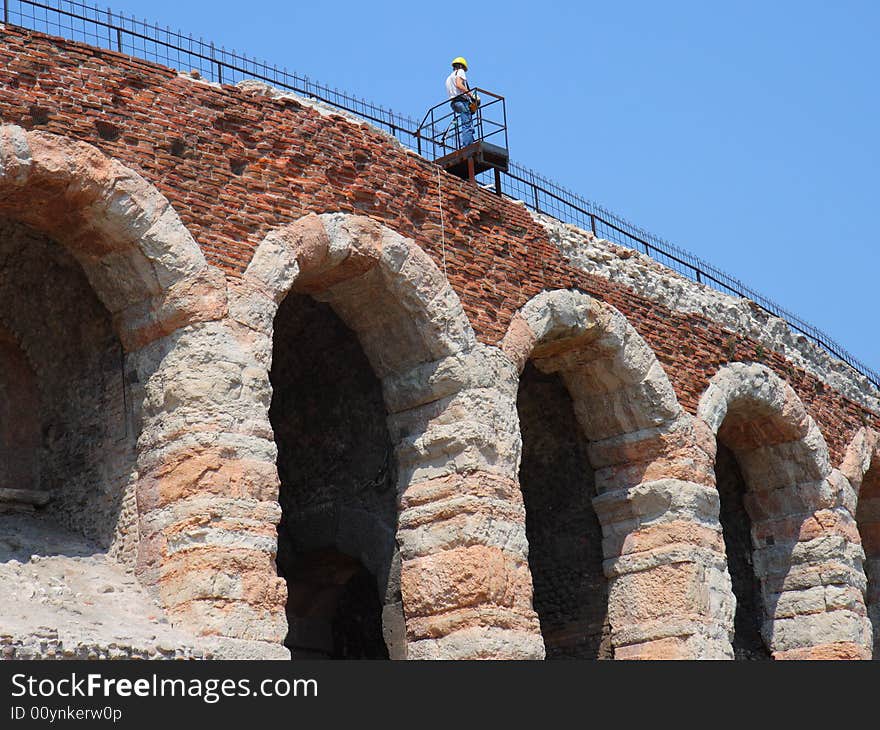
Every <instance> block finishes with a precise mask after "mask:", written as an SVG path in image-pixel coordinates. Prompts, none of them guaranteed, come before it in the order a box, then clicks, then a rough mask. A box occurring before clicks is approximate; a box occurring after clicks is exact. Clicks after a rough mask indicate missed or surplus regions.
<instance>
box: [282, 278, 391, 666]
mask: <svg viewBox="0 0 880 730" xmlns="http://www.w3.org/2000/svg"><path fill="white" fill-rule="evenodd" d="M270 380H271V383H272V388H273V394H272V403H271V406H270V409H269V419H270V421H271V423H272V428H273V430H274V432H275V443H276V445H277V446H278V462H277V463H278V474H279V477H280V479H281V489H280V495H279V501H280V503H281V509H282V517H281V523H280V525H279V528H278V557H277V566H278V573H279V575H280V576H282V577H283V578H285V580H286V581H287V588H288V601H287V617H288V635H287V638H286V640H285V645H286V646H287V647H288V648H289V649H290V650H291V655H292V657H293V658H294V659H297V658H318V657H323V658H350V659H353V658H363V659H380V658H388V650H387V648H386V642H385V635H386V633H387V629H388V627H386V626H385V625H384V623H385V622H383V614H387V612H388V610H389V609H388V607H390V606H393V605H399V604H400V588H399V584H398V580H397V578H396V577H395V576H394V574H393V570H392V566H393V564H394V562H395V561H394V557H395V552H396V539H395V536H396V531H397V488H396V474H395V468H394V464H395V460H394V449H393V447H392V444H391V439H390V436H389V434H388V428H387V425H386V411H385V405H384V401H383V398H382V388H381V384H380V382H379V380H378V379H377V378H376V376H375V374H374V372H373V370H372V368H371V367H370V364H369V361H368V360H367V358H366V356H365V354H364V352H363V350H362V348H361V346H360V343H359V342H358V339H357V336H356V335H355V333H354V332H352V331H351V330H350V329H349V328H348V327H347V326H346V325H345V324H344V323H343V322H342V321H341V320H340V318H339V317H338V316H337V315H336V314H335V312H334V311H333V309H332V308H331V307H330V306H329V305H327V304H323V303H320V302H317V301H315V300H314V299H312V298H310V297H307V296H303V295H298V294H290V295H288V296H287V297H286V298H285V299H284V301H283V302H282V303H281V306H280V307H279V309H278V313H277V315H276V317H275V334H274V341H273V349H272V370H271V372H270Z"/></svg>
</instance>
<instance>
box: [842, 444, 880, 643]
mask: <svg viewBox="0 0 880 730" xmlns="http://www.w3.org/2000/svg"><path fill="white" fill-rule="evenodd" d="M840 471H841V473H842V474H843V476H845V477H846V478H847V480H848V481H849V484H850V486H851V488H852V489H851V491H850V492H849V494H850V500H847V502H848V503H847V507H848V508H849V509H850V511H851V512H852V513H853V514H854V515H855V519H856V524H857V525H858V528H859V535H860V537H861V539H862V549H863V550H864V551H865V577H866V579H867V589H866V591H865V603H866V604H867V608H868V618H869V619H870V621H871V627H872V628H873V632H874V646H873V648H874V652H873V657H874V659H877V658H880V652H878V648H880V433H878V432H877V431H875V430H874V429H870V428H861V429H859V431H858V432H857V433H856V435H855V436H854V437H853V440H852V441H851V442H850V444H849V446H848V447H847V450H846V454H845V455H844V458H843V463H842V464H841V466H840Z"/></svg>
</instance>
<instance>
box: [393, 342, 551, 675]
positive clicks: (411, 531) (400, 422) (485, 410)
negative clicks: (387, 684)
mask: <svg viewBox="0 0 880 730" xmlns="http://www.w3.org/2000/svg"><path fill="white" fill-rule="evenodd" d="M517 382H518V374H517V371H516V369H515V367H514V366H513V365H512V364H511V362H510V361H509V360H508V359H507V358H506V357H505V356H504V355H503V354H502V353H501V352H500V351H499V350H497V349H495V348H492V347H486V346H482V345H478V346H476V347H475V348H474V349H473V350H471V351H469V352H466V353H459V354H456V355H452V356H449V357H446V358H443V359H441V360H438V361H437V362H433V363H428V364H425V365H422V366H419V367H417V368H415V369H414V370H412V371H410V372H408V373H405V374H402V375H394V376H389V377H387V378H386V379H385V380H384V381H383V388H384V391H385V399H386V405H387V407H388V410H389V413H390V415H389V430H390V432H391V435H392V439H393V440H395V441H396V444H397V446H396V450H397V454H398V465H399V470H400V472H399V484H400V509H401V511H400V521H399V529H398V543H399V546H400V555H401V561H402V565H401V592H402V596H403V609H404V613H405V616H406V635H407V652H406V654H407V657H408V658H410V659H541V658H543V656H544V646H543V641H542V639H541V634H540V626H539V623H538V618H537V615H536V614H535V612H534V611H533V610H532V580H531V574H530V573H529V565H528V546H527V542H526V535H525V509H524V507H523V502H522V494H521V492H520V488H519V484H518V482H517V478H516V473H517V468H518V465H519V452H520V441H519V430H518V420H517V415H516V391H517Z"/></svg>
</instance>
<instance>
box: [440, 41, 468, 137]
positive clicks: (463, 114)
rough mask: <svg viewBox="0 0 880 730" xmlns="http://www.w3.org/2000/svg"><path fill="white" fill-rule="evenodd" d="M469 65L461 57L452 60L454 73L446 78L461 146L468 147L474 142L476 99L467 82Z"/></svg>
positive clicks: (447, 91) (447, 90)
mask: <svg viewBox="0 0 880 730" xmlns="http://www.w3.org/2000/svg"><path fill="white" fill-rule="evenodd" d="M467 70H468V65H467V61H465V60H464V59H463V58H462V57H461V56H458V57H457V58H453V59H452V73H451V74H449V76H447V77H446V93H447V94H448V95H449V103H450V105H451V106H452V111H453V112H455V123H456V127H457V129H458V133H459V134H460V135H461V136H460V138H459V142H460V146H462V147H467V146H468V145H469V144H473V142H474V123H473V111H472V106H473V105H474V101H475V97H474V95H473V94H472V93H471V89H470V87H469V86H468V82H467Z"/></svg>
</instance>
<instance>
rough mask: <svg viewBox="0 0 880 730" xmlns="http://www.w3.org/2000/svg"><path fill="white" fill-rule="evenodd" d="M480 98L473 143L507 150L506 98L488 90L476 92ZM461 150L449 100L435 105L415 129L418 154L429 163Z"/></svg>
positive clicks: (474, 116) (477, 90)
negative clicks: (484, 143)
mask: <svg viewBox="0 0 880 730" xmlns="http://www.w3.org/2000/svg"><path fill="white" fill-rule="evenodd" d="M473 91H474V92H475V93H477V94H478V95H479V97H480V102H481V103H480V105H479V106H478V107H477V110H476V112H475V113H474V115H473V126H474V141H476V142H489V143H491V144H495V145H497V146H498V147H503V148H504V150H505V151H506V150H507V105H506V104H505V102H504V97H503V96H499V95H498V94H494V93H492V92H491V91H487V90H486V89H479V88H477V89H473ZM459 147H461V140H460V136H459V130H458V127H457V125H456V117H455V112H453V111H452V108H451V107H450V105H449V99H445V100H444V101H441V102H440V103H439V104H435V105H434V106H432V107H431V108H430V109H428V111H427V112H425V116H424V117H423V118H422V123H421V124H420V125H419V126H418V128H417V129H416V152H418V153H419V154H420V155H422V156H424V157H426V158H427V159H429V160H436V159H438V158H440V157H444V156H445V155H448V154H450V153H452V152H455V150H457V149H458V148H459Z"/></svg>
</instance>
